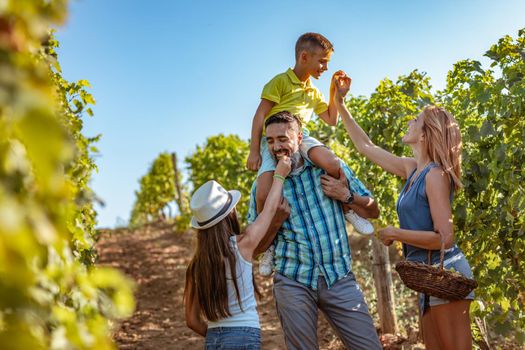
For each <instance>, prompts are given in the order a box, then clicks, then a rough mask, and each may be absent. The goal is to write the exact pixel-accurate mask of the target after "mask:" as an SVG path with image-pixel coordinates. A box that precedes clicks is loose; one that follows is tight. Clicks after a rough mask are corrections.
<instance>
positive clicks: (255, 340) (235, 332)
mask: <svg viewBox="0 0 525 350" xmlns="http://www.w3.org/2000/svg"><path fill="white" fill-rule="evenodd" d="M204 348H205V349H206V350H230V349H231V350H260V349H261V329H260V328H253V327H217V328H208V332H206V344H205V346H204Z"/></svg>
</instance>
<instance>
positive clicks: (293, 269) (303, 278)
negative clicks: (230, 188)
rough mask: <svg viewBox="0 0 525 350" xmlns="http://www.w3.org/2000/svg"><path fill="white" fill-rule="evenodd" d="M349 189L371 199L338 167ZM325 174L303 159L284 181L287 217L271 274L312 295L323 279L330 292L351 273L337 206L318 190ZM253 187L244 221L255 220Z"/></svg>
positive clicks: (342, 216)
mask: <svg viewBox="0 0 525 350" xmlns="http://www.w3.org/2000/svg"><path fill="white" fill-rule="evenodd" d="M341 166H342V167H343V170H344V172H345V174H346V177H347V179H348V182H349V186H350V188H351V190H352V191H353V192H355V193H357V194H359V195H361V196H371V194H370V192H369V191H368V190H367V189H366V188H365V186H364V185H363V184H362V183H361V181H359V180H358V179H357V178H356V177H355V175H354V173H353V171H352V170H350V168H348V166H347V165H346V164H344V163H343V162H341ZM324 173H325V172H324V170H322V169H320V168H317V167H315V166H314V165H313V164H312V163H310V162H308V161H307V160H305V167H304V170H303V171H302V172H301V173H300V174H297V175H295V176H289V177H288V178H286V181H285V182H284V197H285V198H286V199H287V200H288V202H289V203H290V210H291V212H290V217H289V218H288V219H287V220H286V221H285V222H284V223H283V225H282V227H281V229H280V230H279V232H278V233H277V236H276V238H275V240H274V244H275V260H274V264H275V271H276V272H278V273H280V274H281V275H284V276H286V277H288V278H290V279H292V280H295V281H297V282H299V283H301V284H303V285H305V286H308V287H309V288H311V289H313V290H317V279H318V277H319V274H322V275H323V276H324V278H325V280H326V283H327V285H328V288H330V287H331V286H332V285H333V284H334V283H335V282H337V281H338V280H339V279H341V278H343V277H345V276H346V275H347V274H348V273H349V272H350V271H351V262H352V256H351V254H350V246H349V244H348V235H347V232H346V224H345V218H344V214H343V210H342V208H341V205H340V203H339V202H337V201H335V200H333V199H331V198H329V197H327V196H325V194H324V193H323V190H322V188H321V178H320V177H321V175H323V174H324ZM255 189H256V182H254V184H253V186H252V190H251V194H250V206H249V209H248V222H249V223H251V222H253V221H254V220H255V218H256V217H257V205H256V201H255Z"/></svg>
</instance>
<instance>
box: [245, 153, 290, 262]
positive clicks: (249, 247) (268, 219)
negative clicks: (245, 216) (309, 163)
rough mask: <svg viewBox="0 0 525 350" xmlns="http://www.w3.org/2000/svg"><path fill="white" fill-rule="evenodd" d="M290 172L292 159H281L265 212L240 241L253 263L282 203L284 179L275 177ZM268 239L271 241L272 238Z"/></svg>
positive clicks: (265, 205) (267, 198)
mask: <svg viewBox="0 0 525 350" xmlns="http://www.w3.org/2000/svg"><path fill="white" fill-rule="evenodd" d="M290 170H291V163H290V159H289V158H288V157H283V158H282V159H280V160H279V162H278V163H277V167H276V169H275V173H274V174H275V175H274V178H273V183H272V187H271V189H270V192H269V193H268V197H266V202H265V203H264V208H263V210H262V211H261V213H260V214H259V215H258V216H257V219H255V221H254V222H253V223H252V224H251V225H248V227H246V229H245V230H244V234H243V235H242V237H240V238H239V240H238V246H239V249H240V251H241V254H242V256H243V257H244V258H245V259H247V260H248V261H251V259H252V256H253V253H254V251H255V249H256V248H257V246H258V245H259V243H260V241H261V240H262V239H263V238H265V235H266V233H267V232H268V229H269V227H270V224H271V223H272V219H273V217H274V215H275V212H276V211H277V207H279V205H280V203H281V196H282V192H283V184H284V181H283V180H282V179H279V178H276V177H275V176H281V177H286V176H288V174H289V173H290ZM276 232H277V231H276ZM274 237H275V234H274ZM266 238H267V239H271V237H266Z"/></svg>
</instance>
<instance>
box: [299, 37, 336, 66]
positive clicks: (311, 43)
mask: <svg viewBox="0 0 525 350" xmlns="http://www.w3.org/2000/svg"><path fill="white" fill-rule="evenodd" d="M316 48H320V49H323V50H324V51H334V45H332V43H331V42H330V40H328V39H327V38H325V37H324V36H322V35H321V34H319V33H304V34H303V35H301V36H300V37H299V39H297V42H296V43H295V59H296V60H297V59H299V54H300V53H301V51H303V50H306V51H309V52H311V51H313V50H314V49H316Z"/></svg>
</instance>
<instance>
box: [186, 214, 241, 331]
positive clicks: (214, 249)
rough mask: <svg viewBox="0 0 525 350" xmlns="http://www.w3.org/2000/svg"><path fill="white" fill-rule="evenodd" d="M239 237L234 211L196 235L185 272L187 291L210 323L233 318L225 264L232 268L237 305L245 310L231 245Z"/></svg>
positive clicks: (237, 222) (238, 227)
mask: <svg viewBox="0 0 525 350" xmlns="http://www.w3.org/2000/svg"><path fill="white" fill-rule="evenodd" d="M240 233H241V230H240V226H239V221H238V220H237V212H236V211H235V210H232V211H231V212H230V214H229V215H228V216H227V217H225V218H224V219H222V220H221V221H220V222H218V223H217V224H216V225H213V226H212V227H210V228H207V229H204V230H198V232H197V249H196V251H195V255H194V256H193V258H192V259H191V261H190V264H189V265H188V269H187V270H186V288H188V287H189V288H190V293H189V297H190V299H193V298H194V297H195V296H196V297H197V299H198V301H199V305H200V308H201V310H202V312H203V314H204V316H206V318H207V319H208V320H209V321H218V320H219V319H221V318H225V317H228V316H231V314H230V310H229V307H228V288H227V281H226V264H225V262H228V265H229V267H230V272H231V276H232V282H233V286H234V287H235V293H236V295H237V301H238V302H239V306H240V307H241V310H242V304H241V299H240V293H239V288H238V286H237V279H236V278H235V276H237V274H236V262H237V260H236V257H235V251H234V249H233V247H232V246H231V243H230V237H231V236H232V235H239V234H240Z"/></svg>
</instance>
